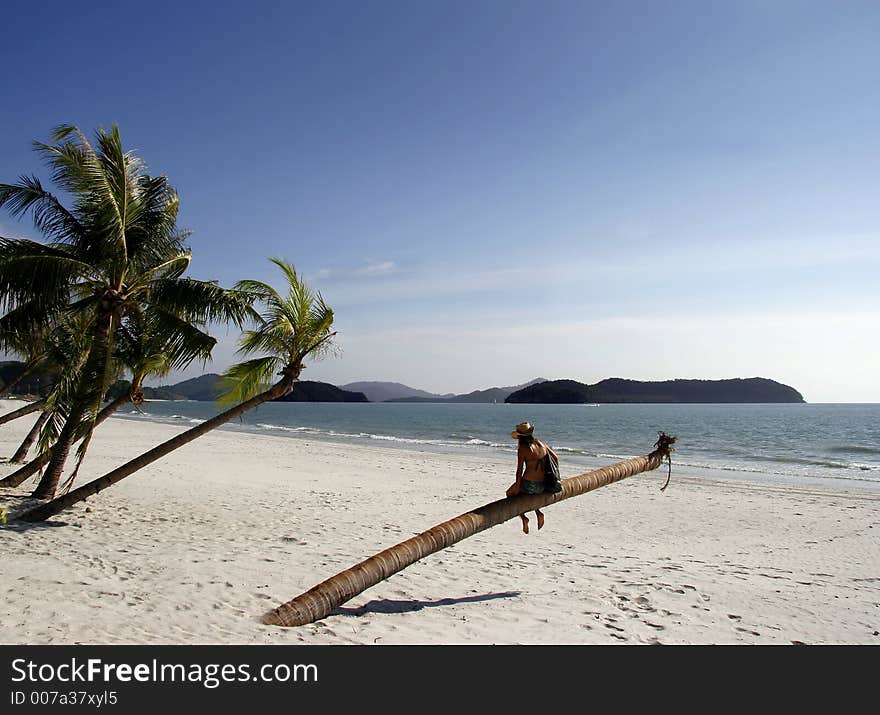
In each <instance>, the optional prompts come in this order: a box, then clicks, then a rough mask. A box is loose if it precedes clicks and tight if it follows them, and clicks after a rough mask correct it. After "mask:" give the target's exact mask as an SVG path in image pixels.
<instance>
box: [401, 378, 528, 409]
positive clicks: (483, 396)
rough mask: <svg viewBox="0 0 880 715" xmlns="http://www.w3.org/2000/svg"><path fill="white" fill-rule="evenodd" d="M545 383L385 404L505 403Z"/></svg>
mask: <svg viewBox="0 0 880 715" xmlns="http://www.w3.org/2000/svg"><path fill="white" fill-rule="evenodd" d="M542 382H545V380H544V378H543V377H537V378H535V379H534V380H530V381H529V382H526V383H523V384H522V385H514V386H512V387H490V388H488V389H487V390H474V391H473V392H468V393H467V394H464V395H452V396H434V397H400V398H397V399H393V400H385V402H456V403H460V402H504V400H505V399H506V398H507V396H508V395H510V394H511V393H512V392H516V391H517V390H521V389H522V388H524V387H529V386H530V385H535V384H538V383H542Z"/></svg>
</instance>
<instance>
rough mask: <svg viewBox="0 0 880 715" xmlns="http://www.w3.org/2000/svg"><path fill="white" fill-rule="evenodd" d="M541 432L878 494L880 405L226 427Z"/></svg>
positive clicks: (303, 405)
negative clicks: (669, 439)
mask: <svg viewBox="0 0 880 715" xmlns="http://www.w3.org/2000/svg"><path fill="white" fill-rule="evenodd" d="M216 413H217V408H216V406H215V405H214V404H213V403H209V402H148V403H146V404H145V405H144V413H143V414H137V413H135V412H134V410H131V409H130V408H127V409H126V410H125V413H124V414H123V415H121V416H122V417H125V418H129V419H149V420H158V421H161V422H168V423H173V424H195V423H197V422H198V421H201V420H204V419H206V418H208V417H211V416H213V415H214V414H216ZM523 421H529V422H532V423H533V424H534V425H536V431H535V435H536V436H538V437H539V438H541V439H545V440H546V441H547V442H549V443H550V444H551V445H552V446H553V447H554V448H555V449H556V451H557V452H558V453H559V454H560V458H561V459H563V473H564V474H565V473H567V474H571V470H570V469H566V465H570V466H574V465H577V466H578V467H580V466H584V467H596V466H601V465H605V464H609V463H611V462H613V461H617V460H618V459H625V458H628V457H632V456H635V455H639V454H646V453H647V452H649V451H651V449H652V447H653V444H654V441H655V440H656V439H657V433H658V432H659V431H660V430H663V431H665V432H669V433H671V434H674V435H676V436H677V437H678V442H677V444H676V451H675V453H674V454H673V465H674V467H673V479H674V477H675V474H676V470H678V473H682V474H693V473H698V474H707V473H708V474H710V475H711V476H713V477H721V478H731V479H750V480H753V481H773V482H789V483H790V482H797V483H801V484H827V485H833V486H842V487H866V488H880V405H874V404H870V405H869V404H845V405H844V404H841V405H833V404H814V405H803V404H792V405H601V406H593V405H507V404H497V405H496V404H492V405H486V404H483V405H454V404H452V405H450V404H405V403H365V404H362V403H323V402H287V403H271V404H266V405H263V406H262V407H260V408H258V409H257V410H254V411H253V412H251V413H249V414H247V415H245V417H244V419H243V421H241V422H235V423H233V424H231V425H228V426H227V427H224V429H234V430H245V431H253V432H261V433H263V434H273V435H278V436H289V437H292V438H303V437H308V438H310V439H326V440H335V441H345V442H353V443H373V444H376V443H381V444H384V445H388V446H397V447H400V448H402V449H416V450H429V451H443V452H449V451H453V452H458V453H462V454H467V453H471V454H482V455H491V456H497V457H499V458H507V457H509V458H510V459H511V461H513V459H514V453H515V451H514V450H515V443H514V441H513V440H512V439H510V432H511V430H512V429H513V428H514V426H515V425H516V424H517V423H518V422H523Z"/></svg>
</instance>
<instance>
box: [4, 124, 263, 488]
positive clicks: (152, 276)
mask: <svg viewBox="0 0 880 715" xmlns="http://www.w3.org/2000/svg"><path fill="white" fill-rule="evenodd" d="M53 141H55V144H52V145H50V144H43V143H39V142H37V143H35V146H36V149H37V151H38V152H39V153H40V154H41V155H42V156H43V158H44V159H45V161H46V163H47V164H48V166H49V168H50V169H51V171H52V178H53V181H54V182H55V183H56V184H57V185H58V187H59V188H60V189H61V190H63V191H65V192H66V193H68V194H69V195H70V196H71V197H72V207H71V208H69V209H68V208H66V207H65V206H64V205H63V204H62V203H61V201H60V200H59V199H58V198H57V197H56V196H55V195H54V194H52V193H50V192H49V191H47V190H46V189H45V188H44V187H43V186H42V184H41V182H40V181H39V179H37V178H36V177H23V178H21V179H20V180H19V182H18V183H16V184H0V206H5V207H6V208H7V209H8V210H9V211H10V212H11V213H12V215H13V216H16V217H19V216H22V215H24V214H26V213H31V215H32V217H33V220H34V223H35V225H36V226H37V228H38V229H39V230H40V231H41V232H42V233H43V234H44V236H45V237H46V238H47V239H48V241H47V243H37V242H35V241H29V240H24V239H8V238H0V305H5V306H6V307H9V308H12V309H13V310H16V309H18V310H24V308H25V306H26V307H27V311H26V313H25V314H22V315H21V316H19V321H18V322H19V324H28V323H29V324H32V325H34V326H38V325H41V324H44V323H45V322H46V321H47V320H48V319H50V318H51V317H53V316H60V315H79V316H86V317H87V318H88V321H89V325H90V333H91V343H90V346H89V351H88V354H87V356H86V359H85V362H84V364H83V367H82V371H81V374H80V376H79V379H78V381H77V384H76V389H75V390H74V391H73V393H72V394H71V397H70V409H69V412H68V415H67V420H66V421H65V423H64V426H63V427H62V429H61V431H60V433H59V435H58V440H57V441H56V443H55V446H54V447H53V448H52V454H51V457H50V459H49V463H48V465H47V467H46V471H45V473H44V475H43V479H42V480H41V481H40V484H39V486H38V488H37V491H36V492H35V496H38V497H41V498H42V497H48V496H52V495H53V494H54V493H55V490H56V488H57V485H58V482H59V479H60V477H61V472H62V469H63V467H64V463H65V461H66V459H67V456H68V453H69V451H70V448H71V446H72V445H73V443H74V442H75V441H76V440H77V439H87V437H88V435H89V434H90V433H91V431H92V430H93V429H94V424H95V419H96V417H97V413H98V410H99V409H100V405H101V402H102V400H103V397H104V395H105V394H106V392H107V389H108V387H109V386H110V383H111V381H112V378H113V369H114V368H113V360H112V359H111V357H112V354H113V344H114V340H115V337H116V332H117V330H118V329H119V326H120V325H121V323H122V321H123V319H124V318H125V316H126V315H127V314H128V313H129V312H130V311H131V310H133V309H134V308H135V307H140V308H142V309H145V308H147V307H149V308H150V310H152V311H153V313H154V314H155V315H156V316H157V319H158V320H160V321H161V322H162V324H163V329H165V330H166V331H167V332H169V333H173V332H174V331H176V330H179V331H182V332H184V333H188V332H189V331H190V330H191V329H193V326H192V324H191V321H197V322H199V323H207V322H209V321H212V320H220V321H229V320H232V321H235V322H237V323H239V324H240V323H241V322H243V320H244V319H245V318H246V317H247V315H248V310H249V308H248V305H247V302H246V301H245V300H243V299H242V296H240V295H238V294H234V293H231V292H229V291H226V290H224V289H222V288H220V287H219V286H218V285H216V284H214V283H211V282H203V281H196V280H192V279H186V278H183V273H184V272H185V271H186V269H187V268H188V266H189V263H190V258H191V255H190V251H189V249H188V248H186V247H185V245H184V241H185V239H186V237H187V235H188V234H187V233H186V232H182V231H180V230H178V228H177V224H176V222H177V212H178V206H179V200H178V196H177V193H176V192H175V191H174V190H173V189H172V188H171V187H170V186H169V185H168V181H167V179H166V178H165V177H163V176H159V177H153V176H149V175H148V174H147V173H146V169H145V166H144V163H143V162H142V160H141V159H140V158H139V157H137V156H136V155H134V154H133V153H131V152H126V151H124V149H123V147H122V141H121V139H120V136H119V130H118V128H117V127H116V126H113V127H112V129H111V130H110V131H109V132H108V131H104V130H99V131H98V132H97V143H96V146H92V144H91V143H90V142H89V140H88V138H87V137H86V136H85V135H84V134H83V133H82V132H81V131H80V130H79V129H78V128H77V127H75V126H62V127H59V128H58V129H57V130H56V131H55V133H54V135H53Z"/></svg>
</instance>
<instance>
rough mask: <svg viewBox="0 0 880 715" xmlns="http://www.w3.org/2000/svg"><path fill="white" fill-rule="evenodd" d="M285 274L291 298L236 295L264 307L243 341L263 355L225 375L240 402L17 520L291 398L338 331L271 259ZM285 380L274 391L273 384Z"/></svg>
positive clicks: (76, 498) (265, 288) (328, 314)
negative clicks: (308, 361) (263, 406)
mask: <svg viewBox="0 0 880 715" xmlns="http://www.w3.org/2000/svg"><path fill="white" fill-rule="evenodd" d="M271 260H272V262H273V263H275V265H276V266H278V267H279V268H280V269H281V271H282V272H283V274H284V277H285V279H286V282H287V284H288V285H287V287H288V290H287V294H286V296H283V297H282V295H281V294H279V293H278V292H277V291H276V290H275V289H274V288H272V287H271V286H270V285H268V284H266V283H263V282H261V281H240V282H239V283H237V284H236V286H235V290H238V291H242V292H245V293H247V294H249V295H251V296H252V297H253V298H254V299H255V300H256V301H258V302H259V303H260V304H262V306H263V307H264V310H263V312H262V313H261V314H260V316H259V319H258V321H257V324H256V326H255V327H254V328H253V329H252V330H246V331H245V332H244V333H243V335H242V337H241V339H240V341H239V344H240V349H239V354H241V355H242V356H246V355H252V354H254V353H256V352H262V353H264V355H263V356H262V357H258V358H253V359H250V360H246V361H244V362H241V363H238V364H236V365H233V366H232V367H230V368H229V370H227V371H226V373H225V375H224V378H225V380H224V383H225V386H226V388H227V392H226V394H225V395H224V396H223V398H222V400H223V402H225V403H230V402H232V403H237V404H235V406H234V407H231V408H230V409H228V410H226V411H224V412H221V413H220V414H219V415H217V416H215V417H212V418H211V419H209V420H206V421H205V422H203V423H201V424H200V425H197V426H196V427H193V428H192V429H189V430H187V431H186V432H183V433H181V434H179V435H177V436H176V437H172V438H171V439H169V440H167V441H166V442H163V443H162V444H160V445H158V446H157V447H154V448H153V449H151V450H149V451H148V452H144V453H143V454H142V455H140V456H138V457H135V458H134V459H132V460H131V461H129V462H126V463H125V464H123V465H122V466H121V467H118V468H116V469H114V470H113V471H112V472H109V473H107V474H105V475H104V476H103V477H99V478H98V479H95V480H94V481H91V482H89V483H88V484H84V485H83V486H81V487H78V488H77V489H74V490H73V491H71V492H69V493H67V494H65V495H63V496H61V497H58V498H57V499H53V500H52V501H50V502H47V503H46V504H43V505H42V506H39V507H36V508H35V509H32V510H30V511H28V512H25V513H24V514H22V515H20V516H19V517H18V519H19V520H21V521H43V520H44V519H47V518H49V517H50V516H54V515H55V514H58V513H59V512H61V511H63V510H64V509H67V508H68V507H70V506H73V505H74V504H76V503H78V502H80V501H82V500H83V499H86V498H88V497H90V496H92V495H93V494H97V493H98V492H99V491H101V490H103V489H106V488H107V487H109V486H111V485H113V484H115V483H116V482H118V481H120V480H122V479H124V478H125V477H128V476H130V475H132V474H134V473H135V472H137V471H138V470H139V469H142V468H143V467H146V466H147V465H148V464H152V463H153V462H155V461H156V460H158V459H161V458H162V457H164V456H166V455H167V454H170V453H171V452H173V451H174V450H175V449H178V448H179V447H182V446H183V445H185V444H189V443H190V442H192V441H193V440H195V439H197V438H199V437H201V436H202V435H204V434H206V433H207V432H210V431H211V430H213V429H216V428H217V427H219V426H220V425H223V424H225V423H226V422H229V421H230V420H232V419H235V418H236V417H239V416H240V415H242V414H244V413H245V412H247V411H248V410H252V409H254V408H255V407H258V406H259V405H261V404H263V403H264V402H268V401H270V400H277V399H278V398H280V397H284V396H285V395H287V394H289V393H290V392H291V391H292V390H293V388H294V385H295V383H296V381H297V380H299V376H300V373H301V372H302V370H303V368H304V367H305V365H304V364H303V361H304V360H305V359H306V358H308V357H310V356H311V357H312V358H313V359H315V358H319V357H322V356H323V355H325V354H327V353H328V352H329V351H330V349H331V345H332V341H333V337H334V336H335V335H336V333H335V332H331V327H332V325H333V311H332V310H331V309H330V307H329V306H328V305H327V304H326V303H325V302H324V299H323V297H322V296H321V294H320V293H315V292H314V291H312V290H311V289H310V288H309V287H308V286H307V285H306V283H305V282H304V280H303V279H302V278H301V277H300V276H299V275H298V274H297V272H296V270H295V269H294V267H293V266H292V265H291V264H289V263H287V262H285V261H283V260H281V259H278V258H273V259H271ZM276 376H280V379H279V380H278V381H277V382H275V383H274V384H273V385H271V386H270V387H267V385H268V384H269V383H270V381H271V380H272V379H273V378H274V377H276Z"/></svg>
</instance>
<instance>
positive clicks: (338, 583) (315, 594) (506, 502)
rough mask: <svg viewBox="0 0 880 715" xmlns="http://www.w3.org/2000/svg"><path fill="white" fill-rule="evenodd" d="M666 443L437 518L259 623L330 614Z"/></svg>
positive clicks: (612, 475)
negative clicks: (546, 489)
mask: <svg viewBox="0 0 880 715" xmlns="http://www.w3.org/2000/svg"><path fill="white" fill-rule="evenodd" d="M672 439H674V438H672ZM669 444H671V443H666V444H664V445H662V446H661V444H660V441H659V440H658V444H657V449H656V450H655V451H654V452H651V454H649V455H648V456H646V457H636V458H634V459H628V460H626V461H625V462H618V463H617V464H612V465H610V466H608V467H603V468H602V469H597V470H595V471H592V472H587V473H586V474H581V475H579V476H576V477H571V478H570V479H564V480H563V481H562V491H561V492H559V493H558V494H539V495H536V496H526V495H518V496H514V497H508V498H506V499H500V500H499V501H495V502H492V503H491V504H486V505H485V506H482V507H480V508H479V509H474V510H473V511H470V512H468V513H467V514H462V515H461V516H457V517H455V518H454V519H450V520H449V521H446V522H443V523H442V524H439V525H438V526H435V527H434V528H432V529H429V530H428V531H425V532H422V533H421V534H419V535H418V536H414V537H412V538H411V539H407V540H406V541H404V542H402V543H400V544H398V545H397V546H392V547H391V548H390V549H385V551H382V552H381V553H378V554H376V555H375V556H371V557H370V558H368V559H366V560H365V561H361V562H360V563H359V564H357V565H355V566H352V567H351V568H350V569H347V570H346V571H343V572H341V573H339V574H337V575H336V576H333V577H332V578H329V579H327V580H326V581H324V582H322V583H320V584H318V585H317V586H315V587H314V588H312V589H311V590H309V591H306V592H305V593H303V594H301V595H300V596H297V597H296V598H294V599H293V600H292V601H288V602H287V603H284V604H282V605H280V606H278V607H277V608H275V609H274V610H272V611H270V612H269V613H267V614H266V615H265V616H263V619H262V620H263V623H265V624H266V625H271V626H302V625H305V624H306V623H314V622H315V621H317V620H319V619H321V618H324V617H326V616H328V615H330V613H332V612H333V610H334V609H335V608H337V607H338V606H339V605H341V604H343V603H345V602H346V601H348V600H349V599H351V598H353V597H354V596H357V595H358V594H359V593H362V592H364V591H366V590H367V589H368V588H370V587H372V586H375V585H376V584H377V583H380V582H381V581H384V580H385V579H386V578H388V577H389V576H391V575H392V574H395V573H397V572H398V571H401V570H403V569H405V568H406V567H407V566H409V565H410V564H413V563H415V562H416V561H418V560H419V559H422V558H424V557H425V556H428V555H430V554H433V553H435V552H436V551H440V550H441V549H445V548H446V547H447V546H451V545H452V544H455V543H457V542H459V541H461V540H462V539H466V538H468V537H469V536H473V535H474V534H478V533H479V532H481V531H484V530H486V529H488V528H490V527H492V526H497V525H498V524H501V523H502V522H505V521H507V520H508V519H512V518H513V517H515V516H519V515H520V514H525V513H526V512H527V511H534V510H535V509H540V508H542V507H545V506H547V505H548V504H554V503H556V502H558V501H562V500H563V499H568V498H569V497H573V496H577V495H579V494H584V493H586V492H589V491H592V490H593V489H598V488H599V487H602V486H605V485H606V484H611V483H612V482H617V481H620V480H621V479H625V478H626V477H631V476H632V475H634V474H639V473H640V472H646V471H649V470H651V469H656V468H657V467H659V466H660V464H661V463H662V462H663V459H664V458H666V457H668V456H669Z"/></svg>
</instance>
